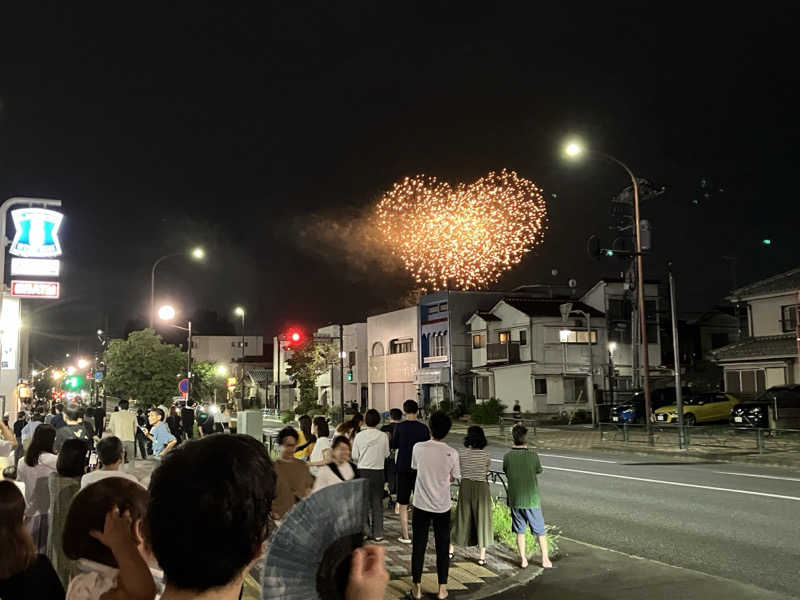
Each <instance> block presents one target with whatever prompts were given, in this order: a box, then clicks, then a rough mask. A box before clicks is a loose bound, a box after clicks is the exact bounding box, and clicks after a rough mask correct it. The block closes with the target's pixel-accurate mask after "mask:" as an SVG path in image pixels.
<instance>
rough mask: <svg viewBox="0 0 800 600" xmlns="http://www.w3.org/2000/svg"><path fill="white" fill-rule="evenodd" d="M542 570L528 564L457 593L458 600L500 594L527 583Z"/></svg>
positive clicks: (477, 598)
mask: <svg viewBox="0 0 800 600" xmlns="http://www.w3.org/2000/svg"><path fill="white" fill-rule="evenodd" d="M543 572H544V569H543V568H542V567H534V566H533V565H532V564H529V565H528V568H527V569H520V572H519V573H517V574H516V575H512V576H511V577H505V578H503V577H498V578H497V579H499V581H496V582H493V583H488V584H485V585H483V586H481V587H480V588H478V589H477V590H475V591H474V592H472V593H470V594H465V595H463V596H462V595H459V596H458V600H483V598H490V597H491V596H495V595H497V594H502V593H503V592H507V591H508V590H510V589H513V588H517V587H520V586H523V585H527V584H529V583H530V582H532V581H533V580H534V579H536V578H537V577H539V576H540V575H541V574H542V573H543Z"/></svg>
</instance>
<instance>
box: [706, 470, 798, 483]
mask: <svg viewBox="0 0 800 600" xmlns="http://www.w3.org/2000/svg"><path fill="white" fill-rule="evenodd" d="M713 472H714V473H719V474H720V475H739V476H741V477H758V478H759V479H780V480H781V481H800V479H798V478H797V477H778V476H777V475H755V474H753V473H734V472H733V471H713Z"/></svg>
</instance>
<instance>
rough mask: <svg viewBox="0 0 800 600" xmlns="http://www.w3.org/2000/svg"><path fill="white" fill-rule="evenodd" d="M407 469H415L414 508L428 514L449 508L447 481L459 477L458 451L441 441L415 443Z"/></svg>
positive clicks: (446, 510)
mask: <svg viewBox="0 0 800 600" xmlns="http://www.w3.org/2000/svg"><path fill="white" fill-rule="evenodd" d="M411 468H412V469H416V470H417V483H416V485H415V486H414V502H413V504H414V507H416V508H419V509H420V510H425V511H428V512H432V513H444V512H448V511H449V510H450V504H451V501H450V480H451V478H452V479H461V467H460V466H459V462H458V452H456V451H455V450H453V449H452V448H451V447H450V446H448V445H447V444H445V443H444V442H438V441H436V440H428V441H427V442H417V443H416V444H415V445H414V450H413V451H412V453H411Z"/></svg>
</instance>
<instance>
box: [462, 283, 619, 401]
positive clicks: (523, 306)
mask: <svg viewBox="0 0 800 600" xmlns="http://www.w3.org/2000/svg"><path fill="white" fill-rule="evenodd" d="M565 302H568V300H566V299H558V298H531V297H513V296H509V297H504V298H502V299H501V300H499V301H498V302H496V303H495V304H494V305H493V306H492V307H491V308H490V309H489V310H483V311H476V312H474V313H473V314H472V315H471V316H470V317H469V318H468V319H467V321H466V325H467V327H468V329H469V333H470V339H471V348H472V373H473V392H474V395H475V398H476V401H478V402H480V401H483V400H486V399H488V398H497V399H498V400H499V401H500V402H501V403H502V404H504V405H505V406H506V407H507V408H508V409H509V410H510V409H511V408H512V407H513V406H514V404H515V403H516V402H519V404H520V407H521V409H522V410H523V411H524V412H529V413H536V414H547V413H551V414H559V413H562V412H564V411H566V412H571V411H574V410H575V409H577V408H584V409H585V410H587V411H590V412H591V411H592V410H593V405H594V399H595V389H596V388H598V387H602V382H603V376H602V374H603V373H604V372H605V370H606V368H607V366H606V365H607V352H606V343H607V340H606V329H605V326H606V321H605V315H604V314H603V313H602V312H600V311H598V310H596V309H594V308H592V307H590V306H588V305H586V304H584V303H582V302H572V304H571V309H572V312H571V313H570V314H569V315H568V316H567V318H566V320H565V318H564V315H563V314H562V309H561V307H562V305H564V303H565ZM581 313H585V314H586V315H588V316H589V321H590V322H589V323H587V322H586V319H585V317H584V316H583V314H581ZM590 353H591V354H590ZM590 373H591V374H592V376H590ZM593 379H594V388H593V387H592V385H591V382H592V380H593Z"/></svg>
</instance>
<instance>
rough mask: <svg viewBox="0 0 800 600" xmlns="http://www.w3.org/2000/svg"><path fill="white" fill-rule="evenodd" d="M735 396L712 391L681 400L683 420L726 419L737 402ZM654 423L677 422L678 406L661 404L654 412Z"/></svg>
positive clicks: (692, 422) (704, 421)
mask: <svg viewBox="0 0 800 600" xmlns="http://www.w3.org/2000/svg"><path fill="white" fill-rule="evenodd" d="M740 402H741V400H739V399H738V398H737V397H736V396H732V395H731V394H723V393H713V394H697V395H694V396H689V397H687V398H684V400H683V422H684V423H685V424H686V425H694V424H695V423H710V422H712V421H727V420H728V419H729V418H730V414H731V410H732V409H733V407H734V406H736V405H737V404H739V403H740ZM654 415H655V422H656V423H677V422H678V407H677V406H675V405H674V404H673V405H672V406H662V407H661V408H659V409H657V410H656V411H655V413H654Z"/></svg>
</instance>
